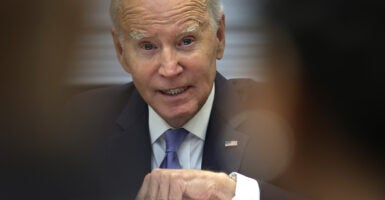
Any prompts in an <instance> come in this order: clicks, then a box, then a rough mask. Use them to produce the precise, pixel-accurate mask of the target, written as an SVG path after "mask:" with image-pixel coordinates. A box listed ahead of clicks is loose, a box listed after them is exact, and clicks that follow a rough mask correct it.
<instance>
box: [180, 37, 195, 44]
mask: <svg viewBox="0 0 385 200" xmlns="http://www.w3.org/2000/svg"><path fill="white" fill-rule="evenodd" d="M193 42H194V38H193V37H185V38H183V39H182V40H181V41H180V43H179V46H189V45H191V44H192V43H193Z"/></svg>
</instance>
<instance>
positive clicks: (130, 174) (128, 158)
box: [106, 86, 151, 198]
mask: <svg viewBox="0 0 385 200" xmlns="http://www.w3.org/2000/svg"><path fill="white" fill-rule="evenodd" d="M116 124H117V125H116V127H115V128H116V129H115V131H113V133H112V135H111V137H110V138H108V144H107V154H108V155H107V156H106V157H107V163H108V164H107V165H108V167H107V171H108V176H109V177H108V179H109V178H111V180H112V181H111V182H110V183H111V184H112V185H109V187H110V188H111V190H110V192H113V193H114V194H109V196H111V195H113V196H115V197H117V198H118V197H119V196H124V195H123V194H116V192H119V191H127V190H128V191H129V195H130V197H132V198H134V197H135V195H136V192H137V191H138V190H139V188H140V186H141V184H142V181H143V178H144V176H145V175H146V174H147V173H149V172H150V171H151V142H150V141H151V140H150V134H149V129H148V107H147V104H146V103H145V102H144V101H143V99H142V98H141V97H140V95H139V93H138V92H137V90H136V89H135V88H134V87H133V86H132V92H131V95H129V98H128V100H127V104H126V107H125V108H124V109H123V111H122V113H121V114H120V116H119V117H118V118H117V120H116Z"/></svg>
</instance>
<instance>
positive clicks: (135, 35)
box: [130, 31, 148, 40]
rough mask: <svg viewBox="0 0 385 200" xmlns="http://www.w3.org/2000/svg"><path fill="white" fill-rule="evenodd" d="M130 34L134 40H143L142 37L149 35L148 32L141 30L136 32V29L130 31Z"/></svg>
mask: <svg viewBox="0 0 385 200" xmlns="http://www.w3.org/2000/svg"><path fill="white" fill-rule="evenodd" d="M130 36H131V38H132V39H134V40H141V39H143V38H145V37H148V35H147V34H145V33H141V32H136V31H131V32H130Z"/></svg>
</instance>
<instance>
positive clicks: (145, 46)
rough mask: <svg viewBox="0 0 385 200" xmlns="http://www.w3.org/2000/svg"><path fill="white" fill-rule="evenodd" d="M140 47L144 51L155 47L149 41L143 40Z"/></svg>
mask: <svg viewBox="0 0 385 200" xmlns="http://www.w3.org/2000/svg"><path fill="white" fill-rule="evenodd" d="M140 47H141V48H142V49H144V50H146V51H150V50H153V49H156V46H155V45H154V44H152V43H150V42H143V43H141V44H140Z"/></svg>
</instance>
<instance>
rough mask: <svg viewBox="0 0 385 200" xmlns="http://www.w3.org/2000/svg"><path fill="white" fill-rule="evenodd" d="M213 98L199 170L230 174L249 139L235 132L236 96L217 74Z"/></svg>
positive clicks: (238, 163) (239, 163)
mask: <svg viewBox="0 0 385 200" xmlns="http://www.w3.org/2000/svg"><path fill="white" fill-rule="evenodd" d="M215 87H216V88H215V98H214V103H213V108H212V111H211V115H210V121H209V125H208V128H207V133H206V139H205V145H204V150H203V160H202V169H206V170H213V171H222V172H226V173H230V172H233V171H238V170H239V168H240V166H241V161H242V156H243V152H244V149H245V147H246V145H247V143H248V136H247V135H246V134H244V133H242V132H240V131H238V130H237V124H234V123H232V120H231V119H232V117H233V116H235V115H236V113H237V112H239V111H240V110H239V109H238V108H237V105H238V103H237V99H238V96H239V95H238V94H237V93H236V91H235V89H234V88H233V87H232V85H230V84H228V82H227V80H226V79H225V78H224V77H223V76H221V75H220V74H219V73H217V77H216V80H215Z"/></svg>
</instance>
